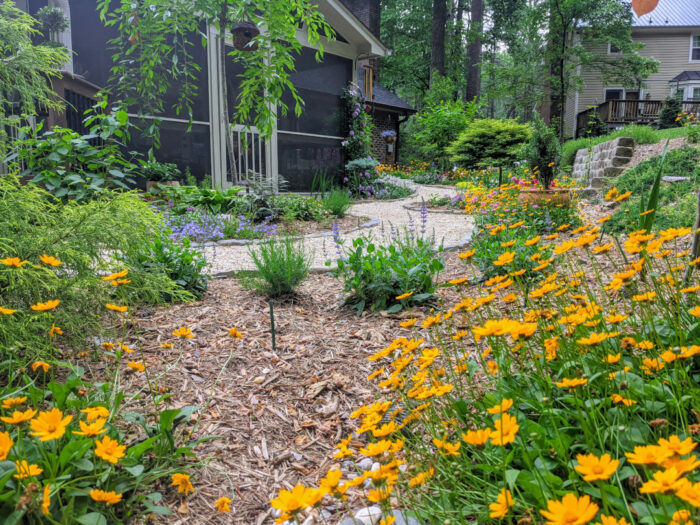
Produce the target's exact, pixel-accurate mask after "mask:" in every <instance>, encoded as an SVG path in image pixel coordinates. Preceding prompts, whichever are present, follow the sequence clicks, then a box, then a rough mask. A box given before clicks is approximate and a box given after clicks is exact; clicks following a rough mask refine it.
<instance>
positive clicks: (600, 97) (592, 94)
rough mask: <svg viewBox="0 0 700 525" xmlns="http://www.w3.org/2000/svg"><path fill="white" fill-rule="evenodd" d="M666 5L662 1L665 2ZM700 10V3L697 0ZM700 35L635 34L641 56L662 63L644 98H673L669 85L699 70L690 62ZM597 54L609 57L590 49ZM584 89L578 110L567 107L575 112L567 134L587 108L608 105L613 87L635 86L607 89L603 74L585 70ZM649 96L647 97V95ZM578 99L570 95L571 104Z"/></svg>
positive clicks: (687, 31) (683, 31)
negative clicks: (692, 47) (607, 95)
mask: <svg viewBox="0 0 700 525" xmlns="http://www.w3.org/2000/svg"><path fill="white" fill-rule="evenodd" d="M662 2H663V0H662ZM697 6H698V9H700V0H697ZM698 33H700V27H694V28H693V27H684V28H677V29H676V30H670V31H669V30H668V29H667V30H666V31H664V32H663V33H656V34H654V33H650V32H649V30H648V29H646V28H645V29H644V30H641V29H639V30H634V29H633V40H634V41H635V42H639V43H642V44H644V48H642V49H641V50H640V51H639V53H640V54H641V55H643V56H647V57H652V58H655V59H656V60H658V61H660V64H659V71H658V72H657V73H654V74H652V75H650V76H649V78H648V79H647V80H646V81H645V82H644V84H643V88H642V89H643V93H644V94H643V97H644V98H650V99H652V100H663V99H665V98H666V97H668V96H669V95H670V94H671V85H670V84H669V81H670V80H671V79H672V78H674V77H675V76H677V75H679V74H680V73H682V72H683V71H687V70H693V69H700V64H698V63H693V62H690V56H689V53H690V36H691V35H692V34H698ZM591 50H592V51H594V52H596V53H607V46H605V45H603V44H598V45H596V46H595V47H593V48H592V49H591ZM581 78H582V80H583V82H584V87H583V89H582V91H581V92H580V94H579V104H578V108H576V107H575V104H571V105H570V106H567V110H568V109H569V107H571V108H572V111H567V114H566V118H565V120H566V130H567V131H569V130H573V128H574V122H575V119H576V115H577V114H578V113H580V112H581V111H584V110H585V109H586V108H587V107H589V106H593V105H597V104H601V103H603V102H604V101H605V89H606V88H612V87H624V88H628V89H632V88H636V86H621V85H617V84H610V85H607V86H606V85H604V84H603V82H602V80H601V78H600V74H599V73H598V72H597V71H595V70H592V69H590V68H584V69H583V70H582V72H581ZM647 94H648V95H647ZM574 99H575V93H571V94H570V97H569V100H570V101H572V100H574Z"/></svg>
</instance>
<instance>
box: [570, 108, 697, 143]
mask: <svg viewBox="0 0 700 525" xmlns="http://www.w3.org/2000/svg"><path fill="white" fill-rule="evenodd" d="M663 105H664V101H663V100H608V101H607V102H603V103H602V104H600V105H598V106H596V107H592V108H588V109H586V110H585V111H582V112H581V113H579V114H578V115H577V116H576V136H577V137H579V136H580V130H582V129H583V128H584V127H585V126H586V123H587V122H588V120H589V119H590V116H591V114H592V113H593V112H594V111H595V112H597V113H598V115H600V118H601V119H602V120H603V122H605V123H606V124H608V125H609V126H611V127H617V126H624V125H626V124H648V125H654V124H656V123H657V122H658V120H659V113H660V112H661V109H662V108H663ZM682 105H683V109H684V110H685V111H687V112H688V113H695V114H696V115H698V114H700V101H698V100H696V101H692V100H685V101H683V102H682Z"/></svg>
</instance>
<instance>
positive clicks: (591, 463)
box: [574, 454, 620, 481]
mask: <svg viewBox="0 0 700 525" xmlns="http://www.w3.org/2000/svg"><path fill="white" fill-rule="evenodd" d="M576 461H577V462H578V465H576V466H575V467H574V470H575V471H576V472H578V473H579V474H581V475H582V476H583V479H584V480H585V481H599V480H606V479H609V478H610V476H612V475H613V474H614V473H615V471H616V470H617V467H619V466H620V461H619V460H617V459H612V458H611V457H610V454H603V455H602V456H600V457H598V456H596V455H595V454H586V455H584V454H578V455H577V456H576Z"/></svg>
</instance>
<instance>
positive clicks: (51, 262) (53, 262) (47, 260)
mask: <svg viewBox="0 0 700 525" xmlns="http://www.w3.org/2000/svg"><path fill="white" fill-rule="evenodd" d="M39 260H40V261H41V262H43V263H44V264H46V265H48V266H61V265H62V264H63V263H62V262H61V261H59V260H58V259H56V257H54V256H52V255H46V254H44V255H40V256H39Z"/></svg>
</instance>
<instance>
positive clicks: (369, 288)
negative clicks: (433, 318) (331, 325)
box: [328, 208, 445, 315]
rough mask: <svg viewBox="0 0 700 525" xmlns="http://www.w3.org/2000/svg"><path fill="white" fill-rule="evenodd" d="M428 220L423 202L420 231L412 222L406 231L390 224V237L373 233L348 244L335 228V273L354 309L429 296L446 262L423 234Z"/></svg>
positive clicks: (394, 306) (394, 308)
mask: <svg viewBox="0 0 700 525" xmlns="http://www.w3.org/2000/svg"><path fill="white" fill-rule="evenodd" d="M426 225H427V211H426V210H425V208H424V209H423V210H422V213H421V222H420V231H419V232H416V231H415V226H414V225H413V224H411V226H410V227H409V228H408V229H406V230H405V231H396V230H394V229H393V227H392V231H391V233H390V238H389V239H384V240H383V242H377V243H375V242H374V239H373V238H372V237H371V236H369V235H367V236H362V237H358V238H356V239H354V240H353V242H352V248H346V247H344V246H343V241H342V240H341V239H340V237H339V235H338V234H337V232H335V235H334V240H335V243H336V249H337V253H338V255H339V259H338V268H337V269H336V270H334V272H333V275H334V276H335V277H338V278H342V279H343V280H344V282H345V288H344V291H345V292H347V293H349V294H350V295H349V297H348V298H347V299H346V304H348V305H350V306H351V307H352V308H353V309H355V310H357V313H358V315H359V314H361V313H362V311H363V310H364V309H365V308H370V309H371V310H387V311H389V312H398V311H400V310H401V309H402V308H404V307H407V306H409V305H413V304H420V303H424V302H426V301H428V300H430V299H432V296H433V294H434V293H435V290H436V282H435V281H436V279H437V276H438V274H439V273H440V272H441V271H442V270H443V269H444V267H445V263H444V261H443V260H442V257H441V252H442V247H440V248H439V249H437V250H436V249H435V246H434V244H435V243H434V239H432V238H430V237H427V236H426V227H427V226H426ZM328 264H330V263H328Z"/></svg>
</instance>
